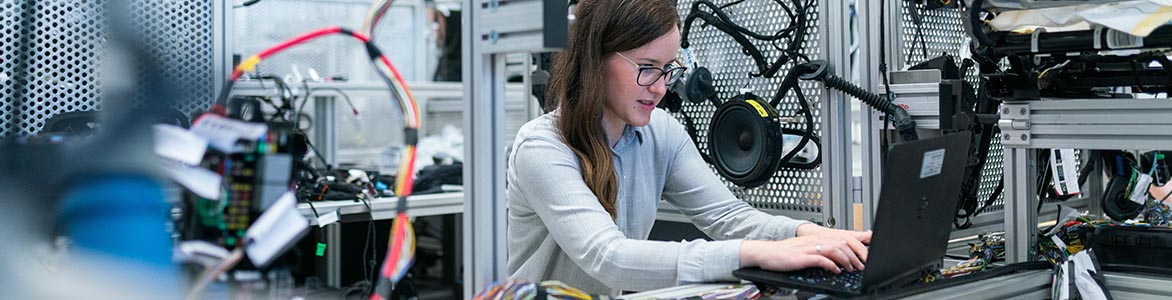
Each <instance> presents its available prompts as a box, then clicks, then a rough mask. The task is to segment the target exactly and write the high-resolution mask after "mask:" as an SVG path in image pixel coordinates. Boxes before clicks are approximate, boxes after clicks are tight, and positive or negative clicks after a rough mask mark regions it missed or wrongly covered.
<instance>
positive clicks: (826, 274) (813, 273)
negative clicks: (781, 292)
mask: <svg viewBox="0 0 1172 300" xmlns="http://www.w3.org/2000/svg"><path fill="white" fill-rule="evenodd" d="M789 278H790V279H792V280H794V281H799V282H804V283H806V284H810V285H823V286H832V287H837V288H840V289H846V290H856V289H859V287H861V286H862V283H863V272H859V271H854V272H842V273H839V274H834V273H831V272H830V271H827V270H825V269H822V268H809V269H805V270H800V271H795V272H792V273H790V275H789Z"/></svg>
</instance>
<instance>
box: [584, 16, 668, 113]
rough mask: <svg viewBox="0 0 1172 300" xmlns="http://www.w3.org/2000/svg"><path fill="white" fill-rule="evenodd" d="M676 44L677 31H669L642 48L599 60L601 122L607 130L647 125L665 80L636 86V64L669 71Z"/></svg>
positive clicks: (662, 92)
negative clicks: (602, 77) (601, 70)
mask: <svg viewBox="0 0 1172 300" xmlns="http://www.w3.org/2000/svg"><path fill="white" fill-rule="evenodd" d="M679 45H680V31H679V29H674V28H673V29H672V30H671V31H669V32H668V33H666V34H664V35H663V36H660V37H659V38H656V39H655V40H653V41H651V42H650V43H647V44H646V45H643V46H642V47H639V48H635V49H631V50H628V51H623V52H619V53H617V54H614V53H612V54H610V55H608V56H607V57H606V58H605V59H604V60H603V62H604V65H605V68H606V73H605V80H606V95H607V99H606V107H605V109H603V117H602V119H603V122H606V123H609V124H607V125H608V127H609V126H622V125H624V124H630V125H631V126H636V127H642V126H646V125H647V123H649V122H651V112H652V111H653V110H655V105H657V104H659V101H660V100H661V99H663V95H664V94H666V93H667V85H666V83H667V78H666V77H661V78H658V79H657V80H655V82H654V83H652V84H651V85H649V86H642V85H639V83H638V77H639V66H638V65H644V66H654V67H657V68H661V69H664V68H668V69H670V68H671V67H672V66H673V64H672V62H673V61H674V60H675V58H676V52H678V51H679ZM632 61H633V62H634V63H632Z"/></svg>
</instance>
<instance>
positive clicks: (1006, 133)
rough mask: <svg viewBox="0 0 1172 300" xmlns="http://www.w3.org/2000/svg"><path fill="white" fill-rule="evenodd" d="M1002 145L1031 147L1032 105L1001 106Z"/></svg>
mask: <svg viewBox="0 0 1172 300" xmlns="http://www.w3.org/2000/svg"><path fill="white" fill-rule="evenodd" d="M1000 112H1001V120H1000V121H997V126H998V127H1001V139H1002V140H1001V144H1002V145H1006V146H1018V147H1028V146H1029V145H1030V105H1029V104H1001V109H1000Z"/></svg>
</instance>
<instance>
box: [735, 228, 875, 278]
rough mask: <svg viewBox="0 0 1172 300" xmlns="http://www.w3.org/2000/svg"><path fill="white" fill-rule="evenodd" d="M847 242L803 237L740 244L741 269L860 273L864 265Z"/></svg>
mask: <svg viewBox="0 0 1172 300" xmlns="http://www.w3.org/2000/svg"><path fill="white" fill-rule="evenodd" d="M849 249H850V248H849V247H848V246H847V245H846V242H844V241H842V240H841V239H837V238H833V237H829V236H802V237H794V238H790V239H786V240H782V241H752V240H747V241H744V242H743V243H741V266H742V267H754V266H755V267H760V268H762V269H766V270H772V271H783V272H784V271H795V270H801V269H805V268H810V267H820V268H823V269H826V270H828V271H830V272H833V273H839V272H841V270H840V268H839V266H841V269H842V270H846V271H847V272H853V271H855V270H860V271H861V270H862V269H863V263H862V261H860V260H859V258H858V256H856V255H855V254H854V252H852V251H850V250H849Z"/></svg>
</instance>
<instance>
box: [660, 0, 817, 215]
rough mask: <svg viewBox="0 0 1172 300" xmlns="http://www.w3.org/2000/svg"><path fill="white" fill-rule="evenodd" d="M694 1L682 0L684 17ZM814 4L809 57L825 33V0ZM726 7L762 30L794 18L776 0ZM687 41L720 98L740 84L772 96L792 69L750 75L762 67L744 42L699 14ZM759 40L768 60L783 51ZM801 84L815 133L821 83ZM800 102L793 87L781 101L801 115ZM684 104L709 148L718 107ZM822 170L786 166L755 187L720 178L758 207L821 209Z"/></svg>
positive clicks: (783, 108)
mask: <svg viewBox="0 0 1172 300" xmlns="http://www.w3.org/2000/svg"><path fill="white" fill-rule="evenodd" d="M725 2H732V1H718V3H717V4H718V5H719V4H724V3H725ZM693 3H694V1H680V2H679V3H678V8H679V10H680V13H681V18H683V17H686V16H687V14H688V13H689V11H690V10H691V7H692V4H693ZM812 6H813V7H811V8H810V9H809V10H808V11H807V13H808V18H807V19H808V20H809V24H807V26H806V28H807V35H806V42H805V43H804V44H803V45H802V46H803V47H802V53H803V54H805V55H807V56H809V57H810V59H817V58H818V57H820V55H821V53H820V50H819V46H820V45H819V41H820V39H821V37H822V33H821V32H819V28H818V24H819V23H820V22H821V20H819V18H818V12H819V10H820V9H821V8H820V7H819V6H820V2H815V4H814V5H812ZM725 12H727V13H728V14H729V15H730V16H731V17H732V19H733V21H734V22H736V23H737V24H738V25H740V26H742V27H745V28H747V29H750V30H752V31H754V32H758V33H765V34H771V33H774V32H777V31H778V30H780V29H782V28H785V27H787V26H788V25H789V24H790V19H789V16H788V15H787V14H786V12H785V10H783V8H782V7H781V6H780V5H778V4H777V2H774V1H768V0H747V1H744V2H742V3H739V4H736V5H733V6H731V7H729V8H727V9H725ZM688 41H689V42H690V43H691V46H690V47H689V49H690V50H691V51H692V53H693V55H694V58H695V59H696V61H697V62H698V63H699V64H700V65H701V66H704V67H707V68H708V69H709V70H710V71H712V75H713V78H714V79H715V82H714V85H715V86H716V89H717V91H718V92H719V97H720V98H721V99H730V98H732V97H733V96H735V95H737V94H739V93H740V92H739V91H740V90H741V89H748V90H750V91H752V92H753V93H754V94H757V95H758V96H761V97H771V96H773V93H774V91H776V90H777V89H778V87H779V86H780V84H781V80H782V78H781V77H782V76H784V74H786V73H787V72H788V70H789V66H785V67H783V68H782V70H781V71H780V72H778V73H777V74H778V75H777V77H775V78H768V79H766V78H760V77H752V78H751V77H749V75H748V74H749V73H752V72H757V68H756V65H755V64H754V63H753V60H752V59H751V58H750V57H749V56H747V55H743V54H742V49H741V46H740V45H738V44H737V43H736V42H735V41H734V40H733V38H732V37H730V36H728V35H727V34H725V33H723V32H721V31H719V30H717V29H715V28H712V27H710V26H709V27H704V26H703V21H702V20H699V19H698V20H697V21H696V22H695V23H693V25H692V29H691V32H690V34H689V37H688ZM755 45H756V46H757V47H758V48H759V49H761V51H762V53H763V54H764V55H765V57H766V58H767V59H766V60H767V61H770V62H772V61H773V60H774V59H776V58H777V56H778V55H779V52H780V51H777V50H776V49H775V48H773V46H771V45H770V44H769V43H767V42H759V41H758V43H756V44H755ZM801 87H802V90H803V92H805V96H806V99H807V101H808V102H809V103H810V109H811V110H812V113H813V115H814V124H815V132H814V134H815V135H817V136H821V135H822V126H821V123H822V115H821V102H822V91H821V90H822V89H821V88H819V87H818V86H817V85H816V84H815V83H812V82H803V83H801ZM767 99H768V98H767ZM798 108H799V102H798V99H797V98H796V97H794V96H793V93H792V92H791V93H790V95H788V96H786V98H785V100H783V101H782V103H781V104H780V105H779V106H778V107H777V109H778V111H779V112H780V113H781V115H782V116H786V117H793V116H796V117H799V119H800V114H799V113H798ZM683 110H684V111H685V112H686V113H687V114H688V116H690V117H692V119H693V121H694V122H695V124H696V127H697V128H696V129H697V133H698V138H699V139H698V142H699V144H700V145H699V148H700V151H701V152H703V153H706V152H708V140H707V136H708V124H709V122H710V121H711V119H712V115H713V113H715V112H716V107H714V106H712V105H711V104H709V103H707V102H705V103H702V104H693V103H690V102H685V103H684V107H683ZM675 117H676V118H679V119H681V120H682V118H683V116H682V115H680V114H675ZM783 126H786V127H788V128H794V129H802V130H804V129H805V128H804V127H805V126H804V125H802V123H793V124H784V125H783ZM713 172H714V173H715V172H716V170H715V169H713ZM822 174H823V173H822V170H821V168H818V169H814V170H794V169H786V168H782V169H781V170H779V171H778V172H777V173H776V174H774V175H773V177H772V178H770V179H769V181H768V182H767V183H766V184H764V185H762V186H759V187H756V188H752V189H746V188H742V187H740V186H737V185H735V184H732V183H731V182H729V181H727V180H725V179H723V178H721V180H723V181H724V182H725V184H726V185H728V186H729V188H730V189H731V190H732V192H733V194H734V195H736V196H737V197H738V198H740V199H742V200H744V201H746V202H748V203H749V204H750V205H752V206H754V207H757V208H764V209H774V210H782V211H799V212H814V213H820V212H821V211H822V197H823V195H822V193H823V191H822V180H823V178H822V177H823V176H822Z"/></svg>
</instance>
